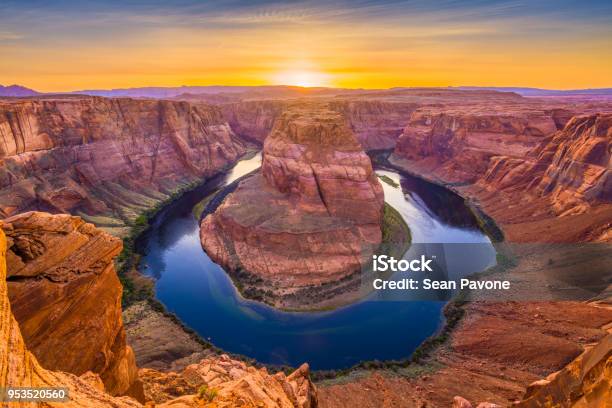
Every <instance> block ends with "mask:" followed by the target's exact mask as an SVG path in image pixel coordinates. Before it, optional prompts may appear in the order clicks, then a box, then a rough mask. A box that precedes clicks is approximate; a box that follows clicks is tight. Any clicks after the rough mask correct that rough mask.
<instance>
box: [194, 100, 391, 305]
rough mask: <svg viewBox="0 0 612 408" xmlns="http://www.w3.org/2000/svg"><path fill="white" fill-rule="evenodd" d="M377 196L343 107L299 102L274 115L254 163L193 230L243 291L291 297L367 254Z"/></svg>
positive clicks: (377, 218)
mask: <svg viewBox="0 0 612 408" xmlns="http://www.w3.org/2000/svg"><path fill="white" fill-rule="evenodd" d="M383 204H384V197H383V190H382V187H381V185H380V183H379V182H378V179H377V177H376V174H375V173H374V171H373V169H372V164H371V162H370V159H369V157H368V156H367V155H366V154H365V153H364V151H363V149H362V147H361V146H360V144H359V142H358V141H357V139H356V138H355V136H354V135H353V133H352V132H351V131H350V129H349V128H348V126H347V124H346V122H345V120H344V119H343V117H342V116H341V115H340V114H339V113H337V112H334V111H331V110H328V109H326V108H324V107H321V106H318V107H317V106H301V107H297V108H293V109H291V110H288V111H286V112H284V113H283V114H282V116H281V117H280V118H279V119H278V120H277V121H276V124H275V126H274V128H273V130H272V132H271V133H270V135H269V136H268V137H267V138H266V140H265V143H264V150H263V163H262V168H261V171H260V172H258V173H256V174H254V175H252V176H250V177H248V178H246V179H244V180H243V181H241V182H240V184H239V185H238V187H237V188H236V190H235V191H234V192H233V193H231V194H229V195H228V196H227V197H226V198H225V200H224V201H223V203H222V204H221V205H220V206H219V207H218V208H217V210H216V211H215V212H214V213H213V214H210V215H208V216H207V217H205V218H204V220H203V222H202V224H201V231H200V238H201V241H202V246H203V248H204V249H205V250H206V251H207V253H208V254H209V255H210V256H211V257H212V258H213V260H215V261H216V262H218V263H219V264H221V265H222V266H224V267H225V268H226V270H228V271H230V273H232V274H234V276H235V278H236V279H237V280H238V283H239V284H240V285H242V286H243V289H244V290H243V292H244V293H245V294H246V295H247V296H250V297H256V298H260V299H263V300H266V301H268V302H270V303H274V304H276V305H277V306H283V307H300V306H301V305H304V304H308V303H310V304H312V303H317V302H318V301H319V300H320V299H319V298H317V296H318V295H316V294H313V293H312V292H308V291H309V289H313V288H314V287H315V286H316V287H326V285H330V284H334V283H337V282H339V281H341V280H343V279H346V278H347V277H349V276H350V275H352V274H354V273H355V272H356V271H358V270H360V268H361V267H362V265H363V264H364V263H365V262H367V261H368V260H369V258H370V255H371V252H372V251H373V250H374V249H376V248H377V247H378V245H379V244H380V243H381V240H382V232H381V223H382V214H383V212H382V209H383ZM327 289H329V288H327ZM336 289H337V288H335V289H334V290H331V292H333V294H331V295H332V296H333V295H334V294H338V292H337V291H336ZM306 292H308V293H309V294H306ZM306 298H309V299H306Z"/></svg>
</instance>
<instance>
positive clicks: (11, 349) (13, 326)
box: [0, 229, 141, 408]
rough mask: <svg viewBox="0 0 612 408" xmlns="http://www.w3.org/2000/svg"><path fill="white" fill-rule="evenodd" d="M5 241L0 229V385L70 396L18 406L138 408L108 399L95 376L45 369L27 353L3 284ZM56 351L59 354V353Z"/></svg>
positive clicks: (124, 400)
mask: <svg viewBox="0 0 612 408" xmlns="http://www.w3.org/2000/svg"><path fill="white" fill-rule="evenodd" d="M6 256H7V239H6V236H5V234H4V232H3V231H2V229H0V384H2V386H6V387H62V388H66V389H67V390H68V392H69V395H70V400H69V401H67V402H55V403H51V402H49V403H37V402H31V403H28V402H22V403H19V406H20V407H24V408H35V407H40V406H42V407H67V408H73V407H92V408H93V407H109V408H110V407H113V408H124V407H126V408H127V407H140V406H141V405H140V404H139V403H137V402H136V401H135V400H133V399H131V398H129V397H111V396H110V395H108V394H106V393H105V392H104V390H103V389H100V388H103V387H104V386H103V385H101V381H100V379H99V377H97V379H96V376H95V375H93V374H92V375H90V374H91V373H86V374H85V375H84V376H82V377H81V378H80V377H77V376H76V375H74V374H69V373H65V372H59V371H50V370H47V369H45V368H43V367H41V365H40V364H39V363H38V360H37V359H36V357H35V356H34V355H33V354H32V353H31V352H30V351H29V350H28V348H27V346H26V344H25V342H24V341H23V337H22V336H21V331H20V328H19V325H18V324H17V321H16V320H15V318H14V316H13V313H12V310H11V304H10V302H9V297H8V290H7V284H6ZM60 352H63V350H61V351H60Z"/></svg>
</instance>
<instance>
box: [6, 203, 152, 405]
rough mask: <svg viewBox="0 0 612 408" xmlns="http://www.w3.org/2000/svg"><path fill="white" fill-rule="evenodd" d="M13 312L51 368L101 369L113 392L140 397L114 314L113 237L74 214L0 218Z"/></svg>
mask: <svg viewBox="0 0 612 408" xmlns="http://www.w3.org/2000/svg"><path fill="white" fill-rule="evenodd" d="M0 227H1V228H2V229H3V230H4V231H5V233H6V236H7V242H8V250H7V254H6V259H7V261H6V262H7V267H8V273H7V283H8V291H9V299H10V302H11V306H12V309H13V313H14V315H15V318H16V319H17V322H18V323H19V325H20V327H21V333H22V335H23V338H24V340H25V342H26V345H27V346H28V348H29V350H30V351H31V352H32V353H34V355H35V356H36V357H37V358H38V361H40V363H41V364H42V365H43V366H44V367H46V368H48V369H52V370H61V371H67V372H70V373H73V374H76V375H82V374H84V373H86V372H87V371H91V372H93V373H95V374H98V375H100V377H101V379H102V381H103V382H104V386H105V388H106V390H107V391H108V392H109V393H111V394H113V395H118V394H130V395H133V396H135V397H142V386H141V385H140V383H139V382H138V374H137V368H136V361H135V359H134V353H133V352H132V349H131V348H130V347H129V346H128V345H127V344H126V337H125V330H124V328H123V322H122V319H121V293H122V287H121V283H120V282H119V279H118V278H117V274H116V273H115V269H114V264H113V258H114V257H115V256H116V255H117V254H119V252H120V251H121V248H122V245H121V241H120V240H119V239H118V238H114V237H112V236H110V235H109V234H107V233H105V232H102V231H100V230H99V229H96V228H95V227H94V226H93V225H92V224H87V223H85V222H84V221H83V220H82V219H81V218H79V217H73V216H70V215H64V214H62V215H51V214H47V213H41V212H29V213H24V214H19V215H16V216H13V217H10V218H7V219H5V220H3V221H0Z"/></svg>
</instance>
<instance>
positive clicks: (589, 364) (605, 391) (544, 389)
mask: <svg viewBox="0 0 612 408" xmlns="http://www.w3.org/2000/svg"><path fill="white" fill-rule="evenodd" d="M610 401H612V334H609V335H608V336H606V337H605V338H604V339H603V340H602V341H601V342H599V344H597V345H595V346H593V347H591V348H590V349H589V350H587V351H585V352H584V354H582V355H581V356H580V357H578V358H577V359H575V360H574V361H572V362H571V363H570V364H568V365H567V366H566V367H565V368H564V369H563V370H560V371H558V372H556V373H553V374H551V375H549V376H548V377H547V378H546V379H544V380H540V381H537V382H535V383H533V384H531V385H530V386H529V388H528V389H527V393H526V395H525V397H524V400H523V401H521V403H520V404H518V407H521V408H523V407H524V408H528V407H541V406H546V405H547V404H548V405H549V406H563V407H604V406H606V404H608V403H610Z"/></svg>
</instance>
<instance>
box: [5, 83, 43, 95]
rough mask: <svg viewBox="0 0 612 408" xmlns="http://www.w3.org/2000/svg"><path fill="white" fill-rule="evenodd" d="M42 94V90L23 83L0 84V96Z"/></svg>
mask: <svg viewBox="0 0 612 408" xmlns="http://www.w3.org/2000/svg"><path fill="white" fill-rule="evenodd" d="M36 95H40V92H37V91H35V90H33V89H30V88H26V87H25V86H21V85H10V86H2V85H0V96H36Z"/></svg>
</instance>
